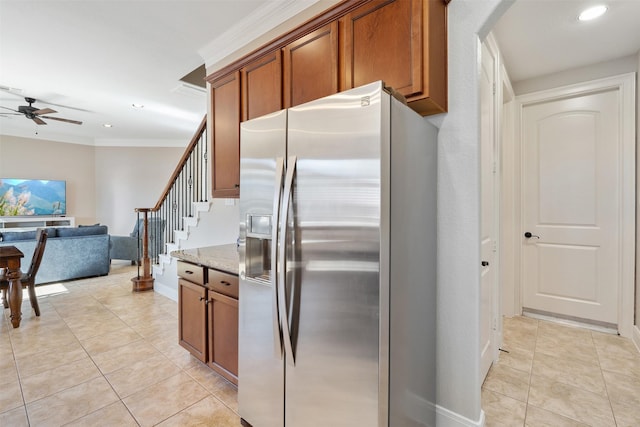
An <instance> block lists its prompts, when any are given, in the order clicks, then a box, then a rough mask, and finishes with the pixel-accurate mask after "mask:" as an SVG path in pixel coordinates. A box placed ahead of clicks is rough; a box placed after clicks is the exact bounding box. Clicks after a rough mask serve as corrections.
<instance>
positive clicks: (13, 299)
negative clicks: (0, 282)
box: [0, 246, 24, 328]
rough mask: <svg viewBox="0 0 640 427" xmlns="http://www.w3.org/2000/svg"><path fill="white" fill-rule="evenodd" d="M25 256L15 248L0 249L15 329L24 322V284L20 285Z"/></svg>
mask: <svg viewBox="0 0 640 427" xmlns="http://www.w3.org/2000/svg"><path fill="white" fill-rule="evenodd" d="M22 257H24V254H23V253H22V252H20V250H19V249H18V248H16V247H15V246H2V247H0V268H4V269H6V271H5V274H4V278H5V279H7V281H8V282H9V292H8V294H9V295H8V298H9V308H10V309H11V324H12V325H13V327H14V328H17V327H19V326H20V321H21V320H22V312H21V311H20V309H21V308H22V283H20V276H22V272H21V271H20V258H22Z"/></svg>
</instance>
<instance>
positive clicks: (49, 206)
mask: <svg viewBox="0 0 640 427" xmlns="http://www.w3.org/2000/svg"><path fill="white" fill-rule="evenodd" d="M66 213H67V182H66V181H55V180H45V179H14V178H0V217H2V216H31V215H47V216H55V215H66Z"/></svg>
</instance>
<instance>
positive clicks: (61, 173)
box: [0, 135, 184, 234]
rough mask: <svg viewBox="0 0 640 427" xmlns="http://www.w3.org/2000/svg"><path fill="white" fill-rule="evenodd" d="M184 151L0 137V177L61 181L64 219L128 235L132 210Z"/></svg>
mask: <svg viewBox="0 0 640 427" xmlns="http://www.w3.org/2000/svg"><path fill="white" fill-rule="evenodd" d="M183 152H184V148H139V147H94V146H92V145H82V144H68V143H64V142H56V141H48V140H43V139H31V138H21V137H15V136H7V135H0V178H1V177H5V178H34V179H38V178H40V179H47V178H48V179H62V180H66V181H67V215H68V216H74V217H75V218H76V224H93V223H96V222H100V223H101V224H105V225H107V226H108V227H109V233H110V234H129V233H130V232H131V230H132V229H133V225H134V223H135V218H136V217H135V215H136V214H135V212H134V211H133V209H134V208H136V207H150V206H152V205H153V204H155V202H156V201H157V199H158V197H159V196H160V192H161V191H162V190H163V189H164V187H165V185H166V184H167V180H168V178H169V176H170V175H171V173H172V172H173V170H174V168H175V166H176V164H177V163H178V161H179V159H180V157H181V156H182V153H183Z"/></svg>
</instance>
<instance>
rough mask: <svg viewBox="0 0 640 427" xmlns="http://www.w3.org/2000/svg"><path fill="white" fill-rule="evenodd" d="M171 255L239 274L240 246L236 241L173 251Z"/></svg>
mask: <svg viewBox="0 0 640 427" xmlns="http://www.w3.org/2000/svg"><path fill="white" fill-rule="evenodd" d="M171 256H172V257H174V258H177V259H179V260H182V261H187V262H192V263H194V264H199V265H202V266H205V267H209V268H214V269H216V270H222V271H226V272H227V273H232V274H236V275H237V274H238V247H237V245H236V244H235V243H232V244H229V245H219V246H205V247H203V248H194V249H184V250H179V251H173V252H171Z"/></svg>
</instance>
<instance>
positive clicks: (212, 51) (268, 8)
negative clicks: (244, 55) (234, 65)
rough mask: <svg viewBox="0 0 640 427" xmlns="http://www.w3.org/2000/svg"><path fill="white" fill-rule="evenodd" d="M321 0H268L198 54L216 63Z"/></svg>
mask: <svg viewBox="0 0 640 427" xmlns="http://www.w3.org/2000/svg"><path fill="white" fill-rule="evenodd" d="M321 1H323V0H305V1H300V0H279V1H275V0H271V1H267V2H265V3H264V4H263V5H262V6H261V7H259V8H257V9H256V10H255V11H254V12H252V13H251V14H250V15H247V17H246V18H245V19H243V20H241V21H240V22H238V23H237V24H235V25H234V26H233V27H232V28H231V29H230V30H228V31H226V32H225V33H223V34H222V35H221V36H219V37H218V38H216V39H215V40H213V41H211V42H210V43H209V44H208V45H206V46H205V47H203V48H202V49H199V50H198V54H199V55H200V56H201V57H202V58H203V59H204V62H205V65H206V66H207V67H209V66H210V65H212V64H217V63H218V62H220V61H222V60H223V59H225V58H227V57H228V56H230V55H232V54H233V53H234V52H236V51H238V50H239V49H240V48H242V47H244V46H246V45H248V44H249V43H251V42H252V41H254V40H256V39H257V38H259V37H261V36H263V35H264V34H266V33H267V32H269V31H270V30H272V29H273V28H275V27H277V26H278V25H280V24H282V23H284V22H285V21H287V20H289V19H291V18H293V17H294V16H296V15H298V14H299V13H301V12H303V11H304V10H306V9H308V8H310V7H312V6H313V5H315V4H316V3H319V2H321ZM332 3H335V1H334V2H332Z"/></svg>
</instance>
